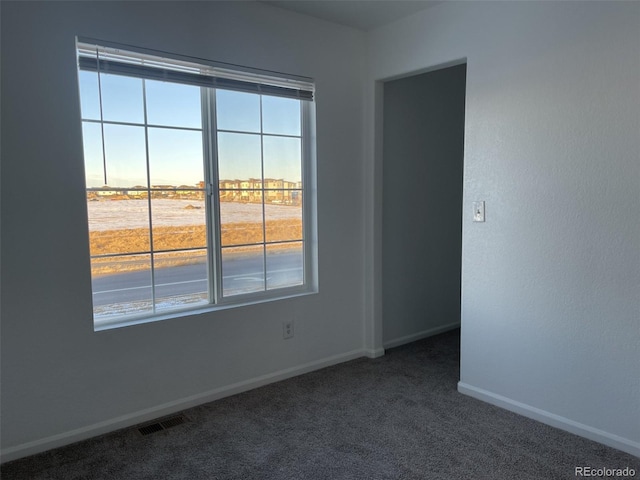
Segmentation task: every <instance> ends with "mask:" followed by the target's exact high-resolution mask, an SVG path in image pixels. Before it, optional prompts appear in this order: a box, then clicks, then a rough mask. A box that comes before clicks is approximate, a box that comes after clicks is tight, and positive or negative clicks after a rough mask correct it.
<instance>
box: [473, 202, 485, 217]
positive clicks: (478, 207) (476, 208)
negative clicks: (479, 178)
mask: <svg viewBox="0 0 640 480" xmlns="http://www.w3.org/2000/svg"><path fill="white" fill-rule="evenodd" d="M473 221H474V222H484V201H479V202H473Z"/></svg>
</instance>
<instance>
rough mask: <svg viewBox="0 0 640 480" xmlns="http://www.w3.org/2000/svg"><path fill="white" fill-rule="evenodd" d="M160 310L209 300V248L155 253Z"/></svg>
mask: <svg viewBox="0 0 640 480" xmlns="http://www.w3.org/2000/svg"><path fill="white" fill-rule="evenodd" d="M153 265H154V268H155V271H154V278H155V282H156V309H157V310H158V311H163V310H170V309H174V308H179V307H182V306H184V305H198V304H203V303H208V302H209V286H208V274H207V250H206V249H203V250H189V251H186V252H184V251H183V252H171V253H156V254H154V256H153Z"/></svg>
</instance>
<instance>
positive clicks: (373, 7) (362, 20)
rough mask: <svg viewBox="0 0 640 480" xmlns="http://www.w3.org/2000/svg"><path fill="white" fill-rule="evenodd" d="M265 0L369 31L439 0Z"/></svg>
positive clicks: (275, 4) (440, 1)
mask: <svg viewBox="0 0 640 480" xmlns="http://www.w3.org/2000/svg"><path fill="white" fill-rule="evenodd" d="M263 1H264V3H268V4H270V5H274V6H276V7H280V8H284V9H286V10H291V11H294V12H297V13H302V14H305V15H310V16H312V17H316V18H320V19H323V20H328V21H330V22H335V23H339V24H341V25H346V26H348V27H354V28H357V29H359V30H364V31H367V30H372V29H374V28H377V27H381V26H382V25H386V24H388V23H391V22H394V21H396V20H399V19H401V18H403V17H406V16H408V15H411V14H413V13H416V12H419V11H420V10H424V9H425V8H428V7H430V6H432V5H435V4H438V3H442V0H439V1H434V0H282V1H273V0H263Z"/></svg>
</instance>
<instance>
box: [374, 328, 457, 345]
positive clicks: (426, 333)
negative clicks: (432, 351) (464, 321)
mask: <svg viewBox="0 0 640 480" xmlns="http://www.w3.org/2000/svg"><path fill="white" fill-rule="evenodd" d="M455 328H460V322H454V323H447V324H446V325H440V326H439V327H435V328H430V329H428V330H423V331H421V332H418V333H413V334H411V335H405V336H404V337H400V338H395V339H393V340H389V341H388V342H384V344H383V346H384V348H394V347H399V346H400V345H404V344H405V343H411V342H415V341H417V340H422V339H423V338H427V337H432V336H433V335H438V334H439V333H444V332H448V331H449V330H453V329H455Z"/></svg>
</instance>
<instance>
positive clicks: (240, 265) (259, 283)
mask: <svg viewBox="0 0 640 480" xmlns="http://www.w3.org/2000/svg"><path fill="white" fill-rule="evenodd" d="M263 290H264V247H263V246H262V245H259V246H255V247H231V248H223V249H222V293H223V295H224V296H225V297H226V296H230V295H238V294H240V293H250V292H261V291H263Z"/></svg>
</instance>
